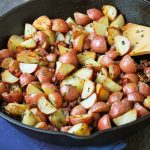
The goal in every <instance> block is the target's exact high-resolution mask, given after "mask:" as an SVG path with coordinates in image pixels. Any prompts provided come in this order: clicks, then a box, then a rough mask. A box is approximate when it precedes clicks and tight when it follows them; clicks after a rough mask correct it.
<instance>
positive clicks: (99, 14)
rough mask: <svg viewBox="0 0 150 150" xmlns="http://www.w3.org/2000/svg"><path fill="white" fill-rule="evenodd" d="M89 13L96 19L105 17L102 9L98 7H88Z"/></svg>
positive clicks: (90, 16)
mask: <svg viewBox="0 0 150 150" xmlns="http://www.w3.org/2000/svg"><path fill="white" fill-rule="evenodd" d="M87 14H88V16H89V18H90V19H91V20H94V21H98V20H99V19H100V18H101V17H103V13H102V11H101V10H99V9H96V8H91V9H88V10H87Z"/></svg>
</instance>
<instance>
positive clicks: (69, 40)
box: [65, 31, 73, 45]
mask: <svg viewBox="0 0 150 150" xmlns="http://www.w3.org/2000/svg"><path fill="white" fill-rule="evenodd" d="M65 42H66V43H67V44H69V45H70V44H71V43H72V42H73V35H72V31H69V32H67V34H66V36H65Z"/></svg>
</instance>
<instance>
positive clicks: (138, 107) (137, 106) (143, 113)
mask: <svg viewBox="0 0 150 150" xmlns="http://www.w3.org/2000/svg"><path fill="white" fill-rule="evenodd" d="M134 109H135V110H136V111H137V116H138V117H143V116H146V115H148V114H149V113H150V112H149V111H148V110H147V109H146V108H144V107H143V106H142V105H141V104H139V103H136V104H135V105H134Z"/></svg>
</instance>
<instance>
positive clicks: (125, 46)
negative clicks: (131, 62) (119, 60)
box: [114, 35, 131, 56]
mask: <svg viewBox="0 0 150 150" xmlns="http://www.w3.org/2000/svg"><path fill="white" fill-rule="evenodd" d="M114 40H115V48H116V50H117V52H119V54H120V55H121V56H123V55H125V54H127V53H128V52H129V50H130V46H131V44H130V41H129V40H128V38H126V37H125V36H122V35H117V36H115V38H114Z"/></svg>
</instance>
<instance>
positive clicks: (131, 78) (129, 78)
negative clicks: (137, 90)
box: [122, 73, 140, 83]
mask: <svg viewBox="0 0 150 150" xmlns="http://www.w3.org/2000/svg"><path fill="white" fill-rule="evenodd" d="M122 79H123V81H124V82H125V83H132V82H133V83H138V82H139V80H140V78H139V76H138V75H137V74H136V73H128V74H125V75H124V76H123V78H122Z"/></svg>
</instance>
